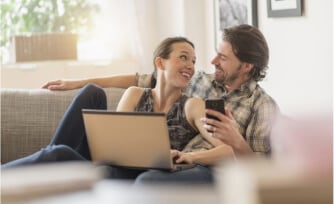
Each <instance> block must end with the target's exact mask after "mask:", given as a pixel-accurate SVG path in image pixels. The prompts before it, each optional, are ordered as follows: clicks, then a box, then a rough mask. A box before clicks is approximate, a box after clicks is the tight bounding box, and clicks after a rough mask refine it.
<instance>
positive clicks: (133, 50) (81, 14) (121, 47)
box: [0, 0, 139, 63]
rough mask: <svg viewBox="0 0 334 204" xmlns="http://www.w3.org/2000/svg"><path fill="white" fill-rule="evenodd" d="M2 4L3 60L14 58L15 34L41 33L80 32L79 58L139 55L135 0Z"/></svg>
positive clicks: (21, 0)
mask: <svg viewBox="0 0 334 204" xmlns="http://www.w3.org/2000/svg"><path fill="white" fill-rule="evenodd" d="M0 6H1V20H2V23H1V28H0V29H1V31H2V32H1V59H2V62H3V63H10V62H11V56H10V54H11V51H10V50H11V49H13V43H11V42H13V39H15V38H14V36H16V35H27V34H28V35H34V34H41V33H48V34H50V33H56V34H59V33H75V34H77V44H76V48H77V54H76V56H77V59H78V60H101V59H102V60H111V59H115V58H127V57H132V58H136V56H137V55H138V50H139V49H138V46H137V44H138V43H137V42H138V38H136V36H135V35H134V33H136V32H135V29H136V27H137V26H136V23H137V21H136V16H135V14H136V12H135V4H134V0H109V1H108V0H3V1H1V2H0ZM66 44H69V43H66ZM35 45H36V46H37V44H36V42H35V44H34V45H33V46H35ZM41 52H43V51H41Z"/></svg>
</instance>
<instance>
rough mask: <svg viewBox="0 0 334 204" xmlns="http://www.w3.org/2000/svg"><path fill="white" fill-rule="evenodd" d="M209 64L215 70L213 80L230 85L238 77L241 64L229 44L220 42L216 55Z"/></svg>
mask: <svg viewBox="0 0 334 204" xmlns="http://www.w3.org/2000/svg"><path fill="white" fill-rule="evenodd" d="M211 64H213V65H214V66H215V68H216V70H215V80H216V81H218V82H221V83H224V84H226V85H231V84H233V82H235V81H236V80H237V79H238V78H239V77H240V73H241V71H240V70H241V67H242V62H241V61H240V60H239V59H238V58H237V57H236V56H235V54H234V53H233V51H232V45H231V44H230V43H229V42H226V41H222V42H221V43H220V44H219V47H218V50H217V55H216V56H215V57H214V58H213V59H212V61H211Z"/></svg>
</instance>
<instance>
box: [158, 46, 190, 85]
mask: <svg viewBox="0 0 334 204" xmlns="http://www.w3.org/2000/svg"><path fill="white" fill-rule="evenodd" d="M195 62H196V56H195V50H194V48H193V47H192V46H191V45H190V44H188V43H186V42H178V43H174V44H173V45H172V51H171V53H170V54H169V59H163V67H162V68H163V70H164V71H165V75H164V76H165V79H166V81H168V82H171V83H173V85H174V86H176V87H179V88H186V87H187V86H188V83H189V81H190V79H191V77H192V76H193V75H194V71H195Z"/></svg>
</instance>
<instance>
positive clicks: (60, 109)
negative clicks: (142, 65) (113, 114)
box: [1, 88, 124, 163]
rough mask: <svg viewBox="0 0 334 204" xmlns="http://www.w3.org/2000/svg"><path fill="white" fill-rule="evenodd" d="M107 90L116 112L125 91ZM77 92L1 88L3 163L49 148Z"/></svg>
mask: <svg viewBox="0 0 334 204" xmlns="http://www.w3.org/2000/svg"><path fill="white" fill-rule="evenodd" d="M104 90H105V92H106V95H107V103H108V109H111V110H115V109H116V106H117V104H118V101H119V99H120V97H121V95H122V94H123V91H124V89H119V88H105V89H104ZM77 91H78V90H69V91H50V90H46V89H1V163H6V162H8V161H11V160H14V159H17V158H20V157H23V156H26V155H29V154H31V153H33V152H35V151H38V150H40V149H41V147H44V146H46V145H47V144H48V143H49V142H50V139H51V137H52V135H53V133H54V131H55V129H56V127H57V126H58V123H59V121H60V119H61V117H62V115H63V114H64V112H65V111H66V109H67V107H68V105H69V104H70V102H71V101H72V99H73V97H74V95H75V94H76V93H77Z"/></svg>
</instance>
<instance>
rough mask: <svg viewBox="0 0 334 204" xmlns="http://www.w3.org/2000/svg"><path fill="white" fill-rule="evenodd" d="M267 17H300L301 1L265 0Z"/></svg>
mask: <svg viewBox="0 0 334 204" xmlns="http://www.w3.org/2000/svg"><path fill="white" fill-rule="evenodd" d="M267 11H268V17H293V16H301V15H302V0H267Z"/></svg>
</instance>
